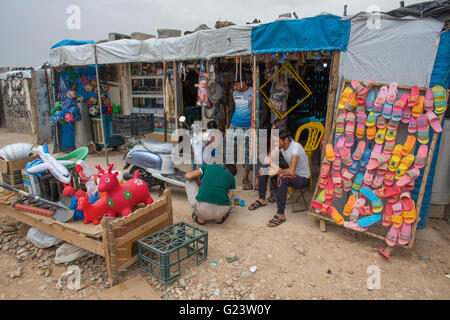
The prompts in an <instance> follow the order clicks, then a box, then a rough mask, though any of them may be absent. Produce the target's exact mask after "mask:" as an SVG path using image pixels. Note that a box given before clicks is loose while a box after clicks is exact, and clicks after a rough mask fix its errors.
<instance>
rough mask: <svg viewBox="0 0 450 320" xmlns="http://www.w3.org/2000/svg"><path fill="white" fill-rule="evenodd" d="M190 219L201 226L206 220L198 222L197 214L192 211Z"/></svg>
mask: <svg viewBox="0 0 450 320" xmlns="http://www.w3.org/2000/svg"><path fill="white" fill-rule="evenodd" d="M192 219H194V221H195V222H196V223H198V224H199V225H201V226H203V225H205V224H206V222H199V221H198V215H196V214H195V213H194V212H192Z"/></svg>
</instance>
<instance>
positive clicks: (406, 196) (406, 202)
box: [400, 191, 413, 211]
mask: <svg viewBox="0 0 450 320" xmlns="http://www.w3.org/2000/svg"><path fill="white" fill-rule="evenodd" d="M400 201H401V203H402V206H403V210H404V211H410V210H411V209H412V208H413V204H412V199H411V193H410V192H409V191H405V192H402V194H401V195H400Z"/></svg>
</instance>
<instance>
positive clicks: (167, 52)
mask: <svg viewBox="0 0 450 320" xmlns="http://www.w3.org/2000/svg"><path fill="white" fill-rule="evenodd" d="M251 32H252V26H230V27H226V28H220V29H211V30H201V31H198V32H195V33H192V34H188V35H185V36H181V37H176V38H166V39H149V40H145V41H141V40H132V39H122V40H116V41H108V42H103V43H99V44H95V46H96V47H97V59H98V63H99V64H114V63H127V62H157V61H160V62H164V61H165V62H169V61H182V60H199V59H211V58H214V57H224V56H230V55H233V56H237V55H249V54H251V40H250V35H251ZM94 63H95V58H94V44H84V45H64V46H59V47H56V48H54V49H52V50H50V66H52V67H59V66H84V65H91V64H94Z"/></svg>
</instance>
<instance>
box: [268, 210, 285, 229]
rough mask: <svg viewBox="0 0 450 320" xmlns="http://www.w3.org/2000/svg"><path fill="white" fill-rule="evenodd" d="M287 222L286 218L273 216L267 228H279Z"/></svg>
mask: <svg viewBox="0 0 450 320" xmlns="http://www.w3.org/2000/svg"><path fill="white" fill-rule="evenodd" d="M285 221H286V218H284V219H280V216H279V215H278V213H277V214H276V215H274V216H273V218H272V219H270V221H269V223H267V226H268V227H270V228H273V227H277V226H279V225H280V224H282V223H283V222H285ZM270 224H272V225H270Z"/></svg>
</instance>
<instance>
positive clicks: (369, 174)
mask: <svg viewBox="0 0 450 320" xmlns="http://www.w3.org/2000/svg"><path fill="white" fill-rule="evenodd" d="M374 175H375V170H366V172H365V173H364V183H365V184H366V185H367V186H372V182H373V177H374Z"/></svg>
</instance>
